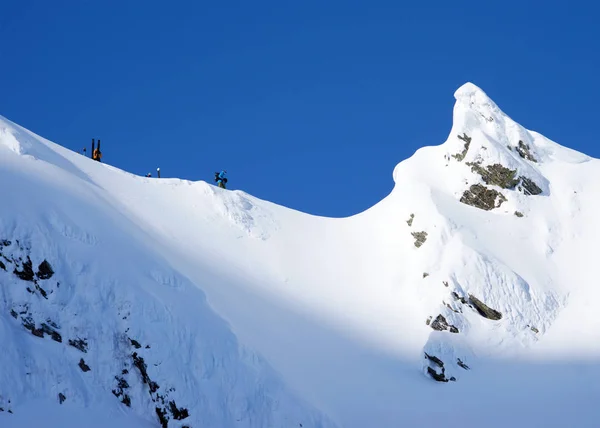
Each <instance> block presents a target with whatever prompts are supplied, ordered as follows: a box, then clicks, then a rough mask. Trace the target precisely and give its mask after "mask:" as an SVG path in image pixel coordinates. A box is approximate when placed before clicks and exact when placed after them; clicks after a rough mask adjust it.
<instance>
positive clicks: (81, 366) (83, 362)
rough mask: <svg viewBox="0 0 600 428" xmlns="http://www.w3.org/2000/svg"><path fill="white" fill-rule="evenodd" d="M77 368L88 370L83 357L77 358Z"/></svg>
mask: <svg viewBox="0 0 600 428" xmlns="http://www.w3.org/2000/svg"><path fill="white" fill-rule="evenodd" d="M79 368H80V369H81V370H82V371H83V372H84V373H85V372H89V371H90V370H91V369H90V366H88V365H87V364H86V363H85V361H84V360H83V358H82V359H81V360H79Z"/></svg>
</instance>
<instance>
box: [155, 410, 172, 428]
mask: <svg viewBox="0 0 600 428" xmlns="http://www.w3.org/2000/svg"><path fill="white" fill-rule="evenodd" d="M155 411H156V416H158V420H159V422H160V426H161V427H162V428H169V418H167V412H166V411H165V410H164V409H161V408H160V407H157V408H156V409H155Z"/></svg>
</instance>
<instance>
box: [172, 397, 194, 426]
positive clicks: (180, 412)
mask: <svg viewBox="0 0 600 428" xmlns="http://www.w3.org/2000/svg"><path fill="white" fill-rule="evenodd" d="M169 410H171V414H172V415H173V419H176V420H178V421H181V420H183V419H185V418H187V417H188V416H189V415H190V414H189V412H188V409H185V408H183V407H182V408H180V409H178V408H177V405H176V404H175V401H169Z"/></svg>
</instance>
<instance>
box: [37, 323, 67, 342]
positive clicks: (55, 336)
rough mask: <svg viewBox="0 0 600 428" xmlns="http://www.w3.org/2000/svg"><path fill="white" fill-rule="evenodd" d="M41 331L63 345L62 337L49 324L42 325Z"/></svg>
mask: <svg viewBox="0 0 600 428" xmlns="http://www.w3.org/2000/svg"><path fill="white" fill-rule="evenodd" d="M41 330H42V331H43V332H44V333H46V334H49V335H50V336H51V337H52V340H54V341H56V342H59V343H62V337H61V335H60V334H59V333H58V332H57V331H56V330H55V329H53V328H52V327H50V326H49V325H48V324H45V323H42V328H41Z"/></svg>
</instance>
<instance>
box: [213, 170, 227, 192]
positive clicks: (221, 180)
mask: <svg viewBox="0 0 600 428" xmlns="http://www.w3.org/2000/svg"><path fill="white" fill-rule="evenodd" d="M225 174H227V171H225V170H222V171H221V172H215V181H216V182H217V186H219V187H220V188H222V189H225V188H226V187H225V184H226V183H227V178H225Z"/></svg>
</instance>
